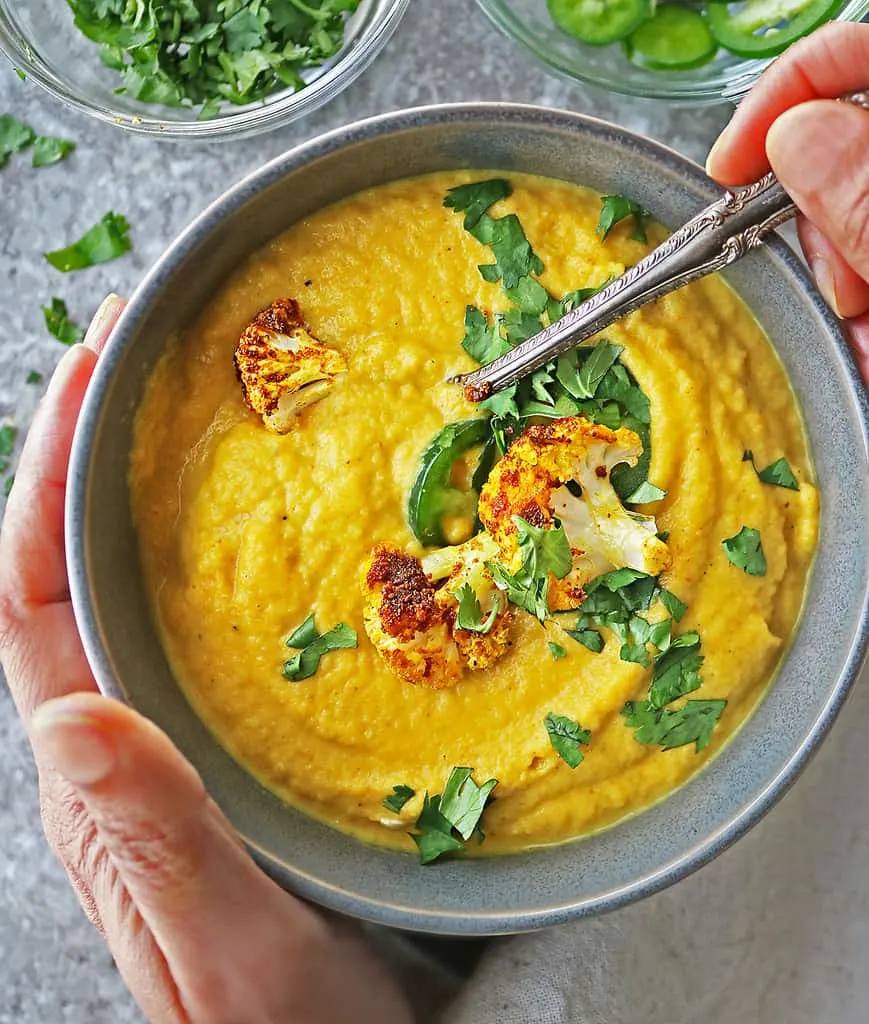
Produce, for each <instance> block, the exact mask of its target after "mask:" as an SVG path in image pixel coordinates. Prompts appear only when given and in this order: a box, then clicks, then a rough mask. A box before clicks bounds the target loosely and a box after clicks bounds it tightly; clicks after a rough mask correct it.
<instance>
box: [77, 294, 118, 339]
mask: <svg viewBox="0 0 869 1024" xmlns="http://www.w3.org/2000/svg"><path fill="white" fill-rule="evenodd" d="M123 308H124V300H123V299H122V298H121V297H120V295H115V293H114V292H112V293H111V294H109V295H107V296H106V297H105V298H104V299H103V301H102V302H101V303H100V308H99V309H98V310H97V311H96V313H94V318H93V320H91V322H90V326H89V327H88V329H87V333H86V334H85V336H84V344H85V345H87V346H88V347H89V348H92V347H93V346H94V345H95V344H96V343H103V342H104V341H105V339H104V338H103V337H102V335H104V334H105V333H106V331H107V330H108V329H109V328H110V327H112V326H113V325H114V322H115V320H117V318H118V316H119V315H120V313H121V310H122V309H123Z"/></svg>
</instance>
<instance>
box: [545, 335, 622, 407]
mask: <svg viewBox="0 0 869 1024" xmlns="http://www.w3.org/2000/svg"><path fill="white" fill-rule="evenodd" d="M623 351H624V349H623V348H622V346H621V345H613V344H612V343H611V342H609V341H606V340H601V341H599V342H598V343H597V344H596V345H595V346H594V348H593V349H592V350H591V352H590V354H589V356H588V358H587V359H586V360H585V362H584V363H583V364H582V366H581V367H580V368H579V372H578V373H577V375H576V381H575V384H576V386H575V389H574V390H572V391H571V390H570V388H568V389H567V390H569V391H570V393H571V394H572V395H573V396H574V398H594V397H595V394H596V393H597V389H598V387H599V386H600V384H601V381H603V379H604V377H605V376H606V374H607V371H608V370H609V368H610V367H611V366H612V365H613V364H614V363H615V361H616V360H617V359H618V358H619V356H620V355H621V354H622V352H623ZM559 379H560V378H559ZM561 383H562V384H564V381H563V380H562V381H561ZM566 386H567V385H566V384H565V387H566Z"/></svg>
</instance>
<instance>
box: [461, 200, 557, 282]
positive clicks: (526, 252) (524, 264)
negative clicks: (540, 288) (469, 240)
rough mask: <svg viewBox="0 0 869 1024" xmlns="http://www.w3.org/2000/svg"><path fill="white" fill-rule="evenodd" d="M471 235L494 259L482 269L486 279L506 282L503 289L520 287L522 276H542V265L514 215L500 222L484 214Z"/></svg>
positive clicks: (499, 219)
mask: <svg viewBox="0 0 869 1024" xmlns="http://www.w3.org/2000/svg"><path fill="white" fill-rule="evenodd" d="M471 234H472V235H473V236H474V238H476V239H477V241H478V242H481V243H482V244H483V245H487V246H488V247H489V248H490V249H491V250H492V254H493V255H494V257H495V262H494V264H491V265H486V266H483V267H480V274H481V275H482V276H483V279H484V280H486V281H490V282H492V283H495V282H496V281H503V286H504V288H506V289H507V290H509V289H511V288H515V287H517V285H518V284H519V281H520V280H521V279H522V278H523V277H528V276H529V275H530V274H532V273H534V274H541V273H543V263H542V262H541V261H540V258H539V257H538V256H537V255H535V253H534V250H533V249H532V248H531V244H530V242H529V241H528V239H527V238H526V237H525V232H524V231H523V230H522V225H521V224H520V223H519V218H518V217H517V216H516V214H515V213H508V214H507V216H506V217H499V218H498V219H497V220H495V219H494V218H492V217H490V216H489V215H488V214H487V213H484V214H483V215H482V216H481V217H480V219H479V220H478V221H477V223H476V224H475V225H474V227H473V228H472V229H471Z"/></svg>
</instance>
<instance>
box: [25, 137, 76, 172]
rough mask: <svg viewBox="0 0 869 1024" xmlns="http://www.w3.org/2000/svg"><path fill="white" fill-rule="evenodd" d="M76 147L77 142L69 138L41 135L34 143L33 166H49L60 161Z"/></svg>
mask: <svg viewBox="0 0 869 1024" xmlns="http://www.w3.org/2000/svg"><path fill="white" fill-rule="evenodd" d="M74 149H75V143H74V142H69V141H68V140H67V139H56V138H54V136H51V135H40V136H39V138H38V139H36V141H35V142H34V143H33V161H32V162H33V166H34V167H49V166H50V165H51V164H57V163H60V161H61V160H63V159H64V158H65V157H67V156H69V154H70V153H71V152H72V151H73V150H74Z"/></svg>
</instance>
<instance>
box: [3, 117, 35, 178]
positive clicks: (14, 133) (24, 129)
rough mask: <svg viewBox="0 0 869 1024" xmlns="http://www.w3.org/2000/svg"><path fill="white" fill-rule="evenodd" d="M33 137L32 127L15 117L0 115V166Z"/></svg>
mask: <svg viewBox="0 0 869 1024" xmlns="http://www.w3.org/2000/svg"><path fill="white" fill-rule="evenodd" d="M35 138H36V133H35V132H34V131H33V129H32V128H31V127H29V126H28V125H26V124H24V123H23V122H22V121H19V120H18V118H17V117H13V116H12V115H11V114H3V115H0V167H5V166H6V163H7V161H8V160H9V157H10V156H12V154H13V153H17V152H19V150H22V149H26V148H27V146H29V145H30V144H31V143H32V142H33V140H34V139H35Z"/></svg>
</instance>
